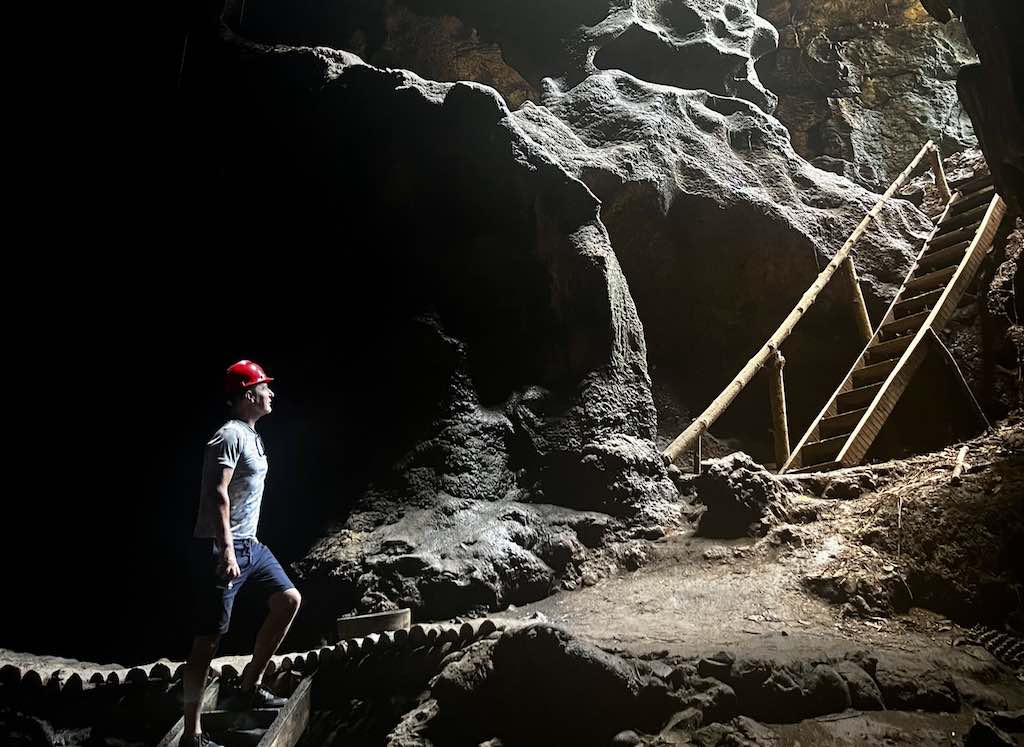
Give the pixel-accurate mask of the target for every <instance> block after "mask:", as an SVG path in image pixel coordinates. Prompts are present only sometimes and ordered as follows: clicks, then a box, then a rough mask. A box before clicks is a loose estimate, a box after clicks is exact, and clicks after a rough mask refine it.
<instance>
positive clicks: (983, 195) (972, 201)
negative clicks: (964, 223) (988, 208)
mask: <svg viewBox="0 0 1024 747" xmlns="http://www.w3.org/2000/svg"><path fill="white" fill-rule="evenodd" d="M995 193H996V190H995V187H985V189H983V190H981V191H980V192H975V193H974V194H972V195H970V196H969V197H961V198H960V199H959V200H957V201H956V202H954V203H953V204H952V205H950V206H949V213H948V215H959V214H960V213H962V212H964V211H965V210H970V209H971V208H976V207H978V205H984V204H986V203H988V202H991V201H992V197H993V196H994V195H995Z"/></svg>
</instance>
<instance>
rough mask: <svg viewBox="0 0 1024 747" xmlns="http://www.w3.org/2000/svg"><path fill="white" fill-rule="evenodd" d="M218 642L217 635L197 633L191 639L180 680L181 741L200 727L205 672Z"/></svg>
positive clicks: (186, 739)
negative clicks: (182, 724)
mask: <svg viewBox="0 0 1024 747" xmlns="http://www.w3.org/2000/svg"><path fill="white" fill-rule="evenodd" d="M218 644H220V636H219V635H197V636H196V637H195V638H194V639H192V650H191V651H190V652H189V655H188V661H186V662H185V667H184V669H183V670H182V675H181V680H182V685H183V688H184V694H185V730H184V731H183V732H182V735H181V737H182V742H187V741H188V740H190V739H192V738H193V737H194V736H195V735H196V734H198V733H199V732H200V731H202V729H201V728H200V725H199V708H200V704H201V703H202V700H203V690H205V689H206V673H207V672H208V671H209V670H210V662H211V661H213V656H214V654H215V653H217V646H218Z"/></svg>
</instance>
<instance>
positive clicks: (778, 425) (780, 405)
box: [770, 350, 789, 468]
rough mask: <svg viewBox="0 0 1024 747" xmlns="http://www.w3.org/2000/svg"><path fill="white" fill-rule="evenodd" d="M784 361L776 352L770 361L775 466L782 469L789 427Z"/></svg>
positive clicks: (786, 455)
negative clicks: (783, 371) (783, 375)
mask: <svg viewBox="0 0 1024 747" xmlns="http://www.w3.org/2000/svg"><path fill="white" fill-rule="evenodd" d="M785 366H786V359H785V358H784V357H782V353H780V352H779V351H778V350H776V351H775V355H774V357H773V358H772V360H771V366H770V369H771V377H772V380H771V404H772V429H773V430H774V432H775V464H776V465H777V466H778V467H780V468H781V467H782V465H783V464H785V463H786V462H788V461H789V425H788V424H787V422H786V384H785V381H784V380H783V378H782V369H783V368H785Z"/></svg>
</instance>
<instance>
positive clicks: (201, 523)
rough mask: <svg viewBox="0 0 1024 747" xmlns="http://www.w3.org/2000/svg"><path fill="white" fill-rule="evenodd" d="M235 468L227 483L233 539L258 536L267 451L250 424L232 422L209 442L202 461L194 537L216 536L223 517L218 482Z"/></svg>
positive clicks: (223, 427)
mask: <svg viewBox="0 0 1024 747" xmlns="http://www.w3.org/2000/svg"><path fill="white" fill-rule="evenodd" d="M224 467H233V468H234V470H235V472H234V474H233V475H232V476H231V482H230V483H228V497H229V498H230V499H231V536H232V537H233V538H234V539H242V538H245V537H255V536H256V525H257V524H259V521H260V504H261V503H262V501H263V482H264V480H265V478H266V476H267V452H266V449H264V448H263V441H262V440H261V439H260V437H259V435H258V434H257V433H256V431H255V430H253V429H252V428H250V427H249V424H248V423H244V422H242V421H241V420H229V421H228V422H226V423H225V424H224V425H222V426H221V428H220V430H219V431H217V432H216V433H215V434H214V436H213V438H211V439H210V441H209V443H207V444H206V456H205V457H204V458H203V484H202V489H201V492H200V494H199V516H198V517H197V518H196V527H195V531H194V532H193V536H195V537H216V536H217V527H218V526H219V525H220V518H219V515H218V511H217V501H218V498H217V483H218V482H220V475H221V470H222V469H223V468H224Z"/></svg>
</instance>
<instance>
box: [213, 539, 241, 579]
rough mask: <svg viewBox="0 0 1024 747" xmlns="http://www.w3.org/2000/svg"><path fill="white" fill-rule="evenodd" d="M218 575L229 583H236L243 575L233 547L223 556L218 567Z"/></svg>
mask: <svg viewBox="0 0 1024 747" xmlns="http://www.w3.org/2000/svg"><path fill="white" fill-rule="evenodd" d="M217 575H218V576H220V577H221V578H222V579H224V580H225V581H228V582H231V581H234V580H235V579H236V578H238V577H239V576H241V575H242V571H241V569H239V567H238V561H237V560H235V549H234V548H233V547H229V548H227V549H226V550H225V551H224V554H223V555H222V556H221V559H220V565H219V566H218V567H217Z"/></svg>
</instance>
